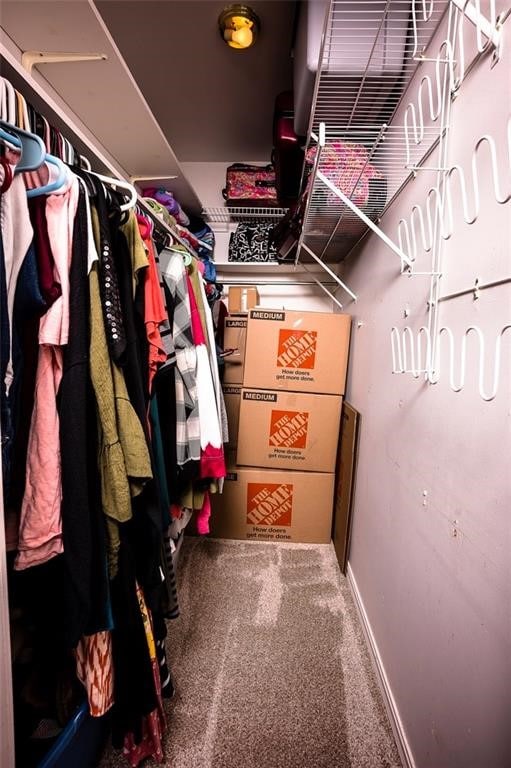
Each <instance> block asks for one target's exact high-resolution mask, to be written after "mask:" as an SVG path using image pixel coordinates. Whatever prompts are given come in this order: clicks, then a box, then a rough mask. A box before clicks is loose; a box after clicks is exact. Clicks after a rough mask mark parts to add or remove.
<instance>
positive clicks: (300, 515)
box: [210, 467, 334, 544]
mask: <svg viewBox="0 0 511 768" xmlns="http://www.w3.org/2000/svg"><path fill="white" fill-rule="evenodd" d="M333 490H334V475H331V474H326V473H319V472H318V473H316V472H291V471H284V470H279V469H252V468H246V467H234V468H233V469H231V471H230V472H229V474H228V475H227V477H226V479H225V482H224V490H223V493H222V494H212V495H211V502H212V511H213V514H212V515H211V519H210V528H211V535H212V536H216V537H218V538H226V539H252V540H254V541H293V542H307V543H312V544H328V542H329V541H330V532H331V528H332V500H333Z"/></svg>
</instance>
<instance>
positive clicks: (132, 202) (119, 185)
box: [89, 171, 137, 211]
mask: <svg viewBox="0 0 511 768" xmlns="http://www.w3.org/2000/svg"><path fill="white" fill-rule="evenodd" d="M89 173H91V174H92V175H93V176H95V177H96V178H97V179H99V180H100V181H102V182H103V184H107V185H108V186H109V187H113V188H114V189H123V190H125V191H126V192H128V193H129V196H130V199H129V200H128V202H126V203H123V204H122V205H121V206H120V209H121V211H129V210H131V209H132V208H135V206H136V204H137V190H136V189H135V187H134V186H133V185H132V184H130V183H129V182H128V181H124V180H123V179H115V178H113V177H112V176H103V175H102V174H101V173H95V172H94V171H89Z"/></svg>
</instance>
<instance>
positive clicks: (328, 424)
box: [238, 389, 342, 472]
mask: <svg viewBox="0 0 511 768" xmlns="http://www.w3.org/2000/svg"><path fill="white" fill-rule="evenodd" d="M341 404H342V397H340V396H339V395H312V394H310V393H308V392H280V391H278V390H261V389H243V390H242V393H241V407H240V415H239V432H238V464H242V465H246V466H250V467H271V468H273V469H297V470H308V471H314V472H334V471H335V460H336V454H337V444H338V441H339V423H340V418H341Z"/></svg>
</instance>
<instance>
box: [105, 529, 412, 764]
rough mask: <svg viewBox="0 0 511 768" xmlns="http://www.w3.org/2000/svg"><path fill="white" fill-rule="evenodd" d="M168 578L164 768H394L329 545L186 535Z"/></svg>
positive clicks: (387, 730) (355, 622)
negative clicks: (172, 611)
mask: <svg viewBox="0 0 511 768" xmlns="http://www.w3.org/2000/svg"><path fill="white" fill-rule="evenodd" d="M178 577H179V597H180V607H181V617H180V618H179V619H177V620H176V621H174V622H172V623H171V624H170V625H169V635H168V643H167V645H168V658H169V662H170V665H171V668H172V672H173V676H174V682H175V687H176V694H175V696H174V698H173V699H172V700H171V701H170V702H169V703H168V704H167V707H168V734H167V739H166V763H165V764H166V765H167V766H172V768H241V767H243V768H401V762H400V759H399V755H398V752H397V749H396V746H395V742H394V738H393V735H392V730H391V727H390V724H389V721H388V719H387V715H386V712H385V709H384V705H383V701H382V698H381V695H380V692H379V689H378V687H377V684H376V680H375V677H374V674H373V669H372V666H371V661H370V659H369V656H368V652H367V648H366V645H365V642H364V638H363V635H362V629H361V626H360V621H359V619H358V615H357V613H356V608H355V605H354V603H353V599H352V596H351V592H350V590H349V587H348V585H347V583H346V580H345V578H344V577H343V576H342V575H341V574H340V572H339V569H338V566H337V560H336V557H335V552H334V549H333V547H332V546H331V545H314V544H295V545H293V544H273V543H271V544H265V543H261V542H241V541H227V540H215V539H199V538H190V539H187V540H185V542H184V544H183V549H182V550H181V553H180V567H179V574H178ZM123 764H125V763H124V760H123V758H122V756H120V755H119V754H118V753H114V752H109V753H108V754H106V755H105V758H104V760H103V761H102V763H101V768H117V766H121V765H123ZM146 765H147V764H146ZM148 765H153V763H152V762H151V761H149V763H148Z"/></svg>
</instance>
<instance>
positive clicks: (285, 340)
mask: <svg viewBox="0 0 511 768" xmlns="http://www.w3.org/2000/svg"><path fill="white" fill-rule="evenodd" d="M317 336H318V334H317V332H316V331H294V330H293V331H291V330H288V329H286V328H282V329H281V330H280V331H279V347H278V352H277V365H278V367H279V368H307V369H311V368H314V365H315V362H316V341H317Z"/></svg>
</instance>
